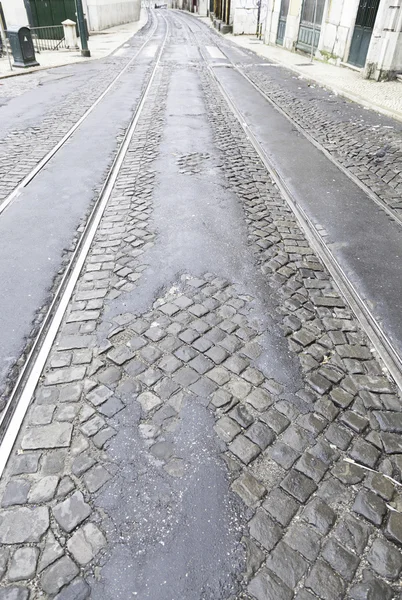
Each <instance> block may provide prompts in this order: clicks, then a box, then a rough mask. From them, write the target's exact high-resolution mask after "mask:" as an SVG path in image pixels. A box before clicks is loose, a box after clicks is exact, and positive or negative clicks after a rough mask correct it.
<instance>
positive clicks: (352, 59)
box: [348, 0, 380, 67]
mask: <svg viewBox="0 0 402 600" xmlns="http://www.w3.org/2000/svg"><path fill="white" fill-rule="evenodd" d="M379 4H380V0H360V4H359V8H358V11H357V16H356V23H355V28H354V31H353V37H352V43H351V45H350V53H349V59H348V62H349V63H350V64H351V65H355V66H356V67H364V65H365V63H366V56H367V52H368V49H369V45H370V40H371V34H372V33H373V28H374V23H375V19H376V17H377V11H378V6H379Z"/></svg>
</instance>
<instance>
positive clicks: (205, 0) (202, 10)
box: [198, 0, 209, 17]
mask: <svg viewBox="0 0 402 600" xmlns="http://www.w3.org/2000/svg"><path fill="white" fill-rule="evenodd" d="M208 6H209V0H198V14H199V15H200V17H206V16H207V14H208Z"/></svg>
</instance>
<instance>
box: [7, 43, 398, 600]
mask: <svg viewBox="0 0 402 600" xmlns="http://www.w3.org/2000/svg"><path fill="white" fill-rule="evenodd" d="M182 33H183V32H182ZM183 35H184V33H183ZM174 39H176V40H177V39H181V38H180V35H179V36H178V37H176V38H174ZM195 70H196V72H198V73H199V76H200V81H201V84H202V86H203V90H204V95H205V102H206V105H207V107H208V109H209V120H210V127H211V130H212V131H213V134H214V141H215V144H216V147H217V149H218V150H219V152H220V155H221V158H222V161H221V164H222V172H223V174H224V176H225V180H226V183H227V185H228V187H229V188H230V190H231V191H232V192H233V194H234V195H235V196H236V197H237V200H238V202H239V204H240V205H241V207H242V208H243V210H244V215H245V220H246V225H247V232H248V238H247V239H248V244H249V247H250V249H251V251H252V252H253V256H254V260H255V265H256V269H258V270H259V272H260V274H261V275H262V276H263V277H264V280H265V281H266V282H267V284H268V289H269V290H270V291H271V296H272V297H271V301H272V302H273V303H274V305H275V306H276V312H275V315H273V318H274V321H275V322H277V323H280V325H281V327H282V331H283V335H284V336H285V337H286V339H287V349H288V356H289V360H295V361H297V364H298V367H299V377H298V379H297V382H296V384H297V386H296V389H294V386H292V387H291V386H290V385H287V384H284V383H283V382H281V383H280V382H279V381H276V379H273V378H272V377H267V376H266V374H265V372H264V368H263V367H261V365H260V362H259V358H260V356H261V355H264V353H265V352H266V351H267V350H268V348H267V347H266V341H265V338H264V334H265V333H266V325H264V324H263V323H262V322H260V321H258V319H255V318H254V315H255V312H256V310H255V309H256V306H257V305H258V303H259V302H260V301H257V300H256V298H255V297H254V295H253V294H251V293H250V292H249V290H247V289H244V287H242V286H240V285H239V284H237V283H236V282H234V281H231V280H228V279H227V278H225V277H223V276H217V275H216V274H214V273H203V274H200V273H198V274H197V275H195V274H192V273H184V274H183V273H181V274H178V275H177V278H176V280H175V281H173V282H169V285H166V288H165V289H163V290H160V291H159V292H158V294H157V297H156V298H155V299H154V302H153V304H152V306H149V307H147V308H146V309H145V312H142V313H141V314H136V313H131V312H129V310H127V312H125V313H121V314H118V315H115V316H111V314H113V313H111V312H109V311H108V310H107V308H108V307H109V306H110V304H111V303H112V302H113V301H114V300H115V299H117V298H120V297H121V298H124V294H125V293H126V292H131V291H133V290H136V291H137V290H141V288H140V285H141V277H142V273H143V272H144V271H145V270H146V269H147V250H149V249H150V248H152V246H153V244H154V243H155V240H156V233H155V231H154V229H153V223H152V194H153V186H154V185H155V172H154V170H153V165H152V162H153V161H154V159H155V156H156V155H157V152H158V145H159V142H160V139H161V129H162V126H163V111H162V110H161V105H163V102H164V99H165V97H166V90H167V85H168V82H169V70H168V69H163V70H162V71H160V72H159V74H158V76H157V77H156V79H155V88H154V90H153V93H152V94H151V95H150V98H149V106H148V108H147V110H146V111H145V113H144V114H143V117H142V118H141V120H140V122H139V126H138V129H137V132H136V135H135V137H134V139H133V143H132V145H131V147H130V151H129V154H128V156H127V158H126V161H125V162H124V164H123V168H122V171H121V174H120V177H119V178H118V181H117V184H116V187H115V190H114V192H113V196H112V199H111V201H110V203H109V205H108V207H107V209H106V212H105V215H104V217H103V219H102V222H101V225H100V228H99V231H98V233H97V236H96V239H95V242H94V244H93V247H92V249H91V252H90V254H89V256H88V259H87V261H86V264H85V267H84V269H83V272H82V276H81V278H80V280H79V282H78V285H77V288H76V290H75V292H74V297H73V299H72V301H71V303H70V306H69V309H68V312H67V315H66V319H65V321H64V323H63V325H62V328H61V330H60V332H59V335H58V338H57V341H56V344H55V346H54V348H53V350H52V352H51V355H50V357H49V361H48V364H47V366H46V369H45V372H44V374H43V378H42V380H41V382H40V384H39V386H38V388H37V390H36V393H35V397H34V399H33V402H32V406H31V407H30V409H29V411H28V415H27V424H28V426H27V427H26V428H25V427H24V428H23V431H22V433H21V436H20V439H19V440H18V441H17V444H16V448H15V454H14V455H13V456H12V457H11V459H10V461H9V464H8V466H7V471H6V473H5V477H4V480H3V481H2V483H1V485H0V495H1V501H2V508H1V509H0V542H1V543H2V544H3V547H2V548H1V551H2V553H1V554H0V572H2V580H1V586H0V598H1V597H2V595H3V598H8V600H10V598H16V599H17V600H19V599H20V598H23V599H27V598H29V595H30V592H31V596H33V597H35V595H37V594H42V596H41V597H48V598H51V599H53V598H54V599H57V600H67V599H70V598H82V599H85V598H89V597H90V594H91V589H90V587H89V585H88V584H87V582H86V581H85V578H87V579H88V580H89V579H90V576H93V575H94V574H95V576H96V577H101V576H102V568H103V567H104V565H105V564H106V563H107V550H108V544H109V543H110V540H111V539H114V538H113V536H114V535H116V534H117V535H118V536H119V538H120V539H122V540H129V538H130V536H131V535H132V529H131V528H130V527H129V526H127V524H124V523H121V522H119V519H118V517H115V518H111V516H110V515H108V514H107V513H106V511H102V510H101V509H100V508H99V505H98V502H97V500H98V498H99V496H100V494H101V493H107V491H108V490H111V494H114V493H115V489H114V488H113V485H114V482H115V481H116V479H117V476H118V474H119V470H120V469H122V468H123V469H124V468H126V465H121V464H120V463H119V464H117V463H116V462H115V461H114V460H113V453H112V451H111V449H112V447H113V444H114V440H115V439H116V436H117V435H118V433H119V432H118V429H119V428H120V429H121V430H123V433H124V424H125V421H124V420H125V419H127V420H128V421H129V422H130V425H131V426H132V423H133V422H134V423H136V422H137V421H136V420H135V419H137V420H138V431H139V433H140V436H141V440H142V443H143V446H142V448H143V449H144V452H145V453H146V454H147V457H148V459H149V461H153V462H152V465H153V468H154V469H155V470H156V471H157V472H158V473H159V474H160V477H161V478H164V477H166V478H170V480H172V481H180V479H182V478H183V477H185V475H186V472H187V469H188V461H187V460H186V458H187V457H186V456H182V455H181V453H180V450H179V448H178V445H177V442H176V439H177V438H176V433H177V431H178V430H179V429H180V426H181V422H182V420H183V419H184V418H185V416H184V415H185V414H186V413H185V410H186V408H188V407H189V406H195V405H197V406H201V407H205V406H207V407H208V408H207V410H208V411H210V414H212V415H213V420H214V423H215V425H214V432H215V433H214V435H215V436H216V439H217V440H219V444H220V448H221V450H222V453H221V458H222V461H223V462H224V464H226V466H227V473H228V482H227V485H228V495H230V494H233V496H234V497H235V495H236V496H237V497H238V498H239V503H241V504H242V505H244V512H243V513H242V521H241V534H242V536H243V537H242V546H243V549H244V555H245V560H246V564H245V568H244V571H243V573H242V574H241V576H240V577H239V578H238V581H235V582H233V585H232V582H231V587H232V589H230V590H228V589H227V587H225V589H224V590H222V594H221V597H222V598H225V599H226V598H230V600H232V599H233V598H236V599H237V600H250V599H257V600H267V599H268V600H270V599H272V600H282V599H284V600H292V599H293V598H294V599H296V600H311V599H314V598H315V599H317V598H322V599H326V600H334V599H336V598H339V599H342V598H349V597H350V598H351V599H356V600H361V599H362V598H366V599H368V598H371V599H377V598H378V599H380V598H381V599H384V598H385V599H389V600H391V599H392V600H396V599H397V598H398V597H399V595H400V586H399V578H400V573H401V572H402V554H401V527H402V525H401V519H400V517H401V502H402V501H401V485H400V484H401V469H402V466H401V455H402V450H401V446H400V440H399V424H398V423H399V413H400V400H401V399H400V397H399V395H398V393H397V391H396V389H395V386H394V385H393V383H392V382H391V381H390V380H389V379H388V378H387V376H386V374H385V373H384V372H383V370H382V368H381V365H380V363H379V362H378V360H377V358H376V356H375V354H374V353H373V352H372V349H371V348H370V345H369V343H368V341H367V339H366V338H365V336H364V335H363V334H362V333H361V330H360V327H359V324H358V323H357V321H356V319H355V318H354V316H353V315H352V313H351V311H350V310H349V309H348V307H347V306H346V305H345V303H344V300H343V299H342V297H341V296H340V295H339V292H338V291H337V289H336V288H335V287H334V284H333V282H332V281H331V279H330V277H329V275H328V273H327V272H326V270H325V268H324V266H323V265H322V264H321V263H320V261H319V259H318V258H317V257H316V256H315V255H314V253H313V251H312V250H311V249H310V247H309V245H308V243H307V241H306V240H305V237H304V235H303V232H302V231H301V229H300V228H299V226H298V224H297V222H296V220H295V217H294V215H293V214H292V212H291V211H290V209H289V208H288V207H287V205H286V204H285V202H284V200H283V198H282V197H281V195H280V193H279V191H278V189H277V188H276V186H275V185H274V184H273V182H272V181H271V180H270V178H269V176H268V174H267V173H266V171H265V170H264V168H263V165H262V164H261V163H260V162H259V159H258V157H257V156H256V154H255V152H254V150H253V148H252V147H251V146H250V144H249V142H248V140H247V139H246V137H245V135H244V133H243V131H242V129H241V128H240V126H239V124H238V123H237V121H236V119H235V117H234V116H233V115H232V113H231V112H230V110H229V109H228V107H227V106H226V105H225V103H224V100H223V98H222V97H221V96H220V93H219V90H218V89H217V88H216V86H215V84H214V82H213V81H212V80H211V79H210V76H209V75H208V73H207V71H206V70H204V69H203V68H197V67H195ZM185 166H187V163H185ZM203 409H204V408H203ZM133 415H134V417H133ZM394 416H395V419H394V418H393V417H394ZM49 427H51V429H49ZM211 429H212V427H211ZM47 432H50V437H49V436H48V435H47ZM45 433H46V435H45ZM201 433H202V435H205V434H206V432H204V431H203V432H201ZM49 439H51V440H52V446H51V447H49V442H48V440H49ZM24 440H25V442H24ZM24 444H25V447H24ZM126 449H127V452H129V453H130V457H129V458H131V460H132V461H133V464H134V463H135V460H136V448H134V449H133V448H131V447H130V446H126ZM131 454H132V455H133V456H131ZM135 464H136V463H135ZM150 464H151V463H150ZM130 468H131V469H132V464H130ZM147 475H148V474H147V473H146V472H145V473H142V474H141V476H143V477H147ZM123 476H125V477H129V476H131V477H132V473H128V474H127V472H124V473H123ZM139 481H141V480H139ZM139 488H141V486H139ZM229 489H230V490H231V491H229ZM138 493H139V494H140V497H141V498H143V499H144V505H146V493H147V490H146V489H145V490H143V489H138ZM142 493H144V495H143V496H141V494H142ZM176 501H177V499H176ZM170 509H171V507H170V506H169V510H170ZM149 516H150V515H147V517H148V518H149ZM170 518H171V514H170V512H168V518H167V519H166V521H161V522H159V521H158V520H157V519H150V520H151V521H152V523H151V534H150V536H151V539H152V540H158V539H160V538H162V539H163V535H164V534H165V533H166V531H168V529H169V526H170ZM141 535H142V536H143V535H144V534H143V533H141V531H140V530H138V536H139V543H140V544H142V543H143V542H144V538H143V537H141ZM239 539H240V536H239ZM16 582H21V583H18V584H17V583H16ZM31 600H32V598H31Z"/></svg>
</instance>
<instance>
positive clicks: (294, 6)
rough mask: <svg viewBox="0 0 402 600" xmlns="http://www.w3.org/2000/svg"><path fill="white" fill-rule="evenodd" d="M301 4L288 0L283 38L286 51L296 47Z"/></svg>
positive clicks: (294, 0)
mask: <svg viewBox="0 0 402 600" xmlns="http://www.w3.org/2000/svg"><path fill="white" fill-rule="evenodd" d="M302 4H303V2H302V0H290V5H289V13H288V18H287V20H286V30H285V37H284V40H283V46H284V48H287V49H288V50H293V49H294V48H295V46H296V42H297V37H298V35H299V26H300V17H301V9H302ZM278 16H279V15H278Z"/></svg>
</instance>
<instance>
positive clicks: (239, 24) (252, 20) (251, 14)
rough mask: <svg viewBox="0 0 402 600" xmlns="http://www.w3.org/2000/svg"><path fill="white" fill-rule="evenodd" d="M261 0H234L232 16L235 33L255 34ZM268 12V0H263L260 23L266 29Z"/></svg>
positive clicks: (263, 29)
mask: <svg viewBox="0 0 402 600" xmlns="http://www.w3.org/2000/svg"><path fill="white" fill-rule="evenodd" d="M258 1H259V0H232V6H231V16H232V17H233V33H234V34H235V35H242V34H248V35H250V34H255V33H256V31H257V19H258ZM267 12H268V0H261V12H260V24H261V25H262V32H264V31H265V27H266V20H267Z"/></svg>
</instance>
